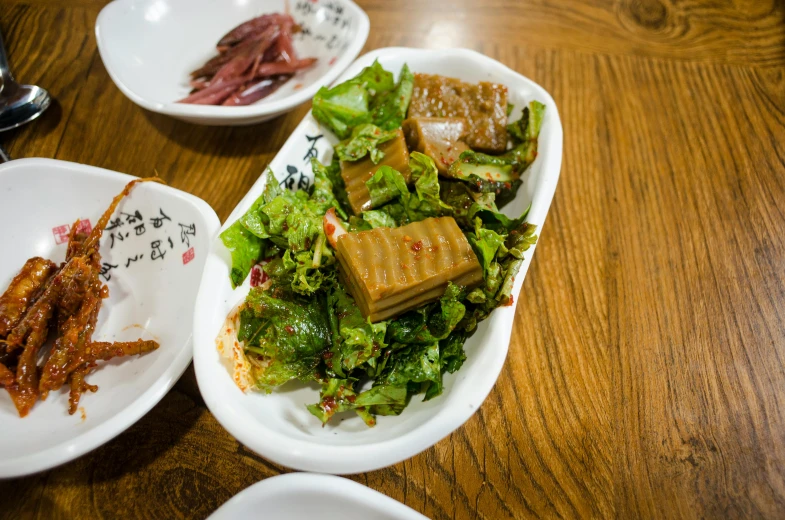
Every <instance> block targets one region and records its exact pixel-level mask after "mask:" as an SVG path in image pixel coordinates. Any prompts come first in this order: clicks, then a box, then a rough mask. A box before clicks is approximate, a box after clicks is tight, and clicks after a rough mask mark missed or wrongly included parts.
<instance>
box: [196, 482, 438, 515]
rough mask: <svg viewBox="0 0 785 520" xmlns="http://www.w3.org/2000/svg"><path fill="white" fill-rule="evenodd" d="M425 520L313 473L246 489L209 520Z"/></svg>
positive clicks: (373, 495) (375, 493) (375, 495)
mask: <svg viewBox="0 0 785 520" xmlns="http://www.w3.org/2000/svg"><path fill="white" fill-rule="evenodd" d="M243 518H249V519H250V518H280V519H287V520H313V519H315V518H318V519H319V520H368V519H374V520H426V518H427V517H425V516H423V515H421V514H420V513H418V512H417V511H415V510H414V509H411V508H410V507H408V506H405V505H403V504H401V503H400V502H397V501H395V500H393V499H392V498H390V497H388V496H386V495H383V494H381V493H379V492H378V491H374V490H373V489H370V488H367V487H365V486H363V485H362V484H358V483H357V482H354V481H353V480H349V479H345V478H341V477H334V476H331V475H319V474H314V473H287V474H285V475H278V476H276V477H270V478H268V479H265V480H263V481H261V482H257V483H256V484H254V485H253V486H251V487H249V488H246V489H244V490H242V491H240V492H239V493H238V494H236V495H235V496H234V497H232V498H231V499H229V501H228V502H226V503H225V504H224V505H222V506H221V507H219V508H218V509H217V510H216V511H215V512H214V513H213V514H212V515H210V517H209V519H208V520H234V519H243Z"/></svg>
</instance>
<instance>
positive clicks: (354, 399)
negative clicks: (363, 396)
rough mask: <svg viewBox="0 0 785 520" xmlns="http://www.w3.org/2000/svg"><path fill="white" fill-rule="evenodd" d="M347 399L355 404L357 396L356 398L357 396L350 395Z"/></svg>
mask: <svg viewBox="0 0 785 520" xmlns="http://www.w3.org/2000/svg"><path fill="white" fill-rule="evenodd" d="M346 399H347V400H348V401H349V402H350V403H353V402H355V401H356V400H357V396H356V395H349V396H346Z"/></svg>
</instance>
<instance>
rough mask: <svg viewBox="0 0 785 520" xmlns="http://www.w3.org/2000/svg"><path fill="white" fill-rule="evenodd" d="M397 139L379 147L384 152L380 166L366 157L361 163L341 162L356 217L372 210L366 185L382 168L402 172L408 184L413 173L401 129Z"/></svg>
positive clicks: (347, 193) (342, 174)
mask: <svg viewBox="0 0 785 520" xmlns="http://www.w3.org/2000/svg"><path fill="white" fill-rule="evenodd" d="M397 132H398V134H397V135H396V137H395V139H392V140H391V141H387V142H386V143H382V144H380V145H379V150H381V151H382V152H384V158H382V160H381V161H379V164H373V161H371V156H370V155H366V156H365V158H363V159H361V160H359V161H341V177H343V182H344V184H345V185H346V195H347V196H348V197H349V204H350V205H351V206H352V211H354V214H355V215H359V214H360V213H362V212H363V211H365V210H368V209H371V194H370V193H368V188H367V187H366V186H365V183H366V182H368V179H370V178H371V177H373V174H374V173H376V170H378V169H379V168H381V167H382V166H389V167H391V168H393V169H395V170H398V171H399V172H401V175H403V177H404V179H406V182H407V183H408V182H409V180H410V179H411V176H412V172H411V170H410V169H409V150H408V148H407V147H406V139H404V136H403V131H402V130H401V129H400V128H399V129H398V131H397Z"/></svg>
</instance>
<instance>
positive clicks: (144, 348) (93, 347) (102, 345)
mask: <svg viewBox="0 0 785 520" xmlns="http://www.w3.org/2000/svg"><path fill="white" fill-rule="evenodd" d="M159 346H160V345H159V344H158V342H157V341H153V340H143V339H138V340H136V341H118V342H116V343H111V342H107V341H95V342H92V343H90V344H89V345H87V348H86V349H85V361H87V362H91V361H109V360H110V359H112V358H115V357H124V356H139V355H141V354H145V353H147V352H152V351H153V350H156V349H157V348H158V347H159Z"/></svg>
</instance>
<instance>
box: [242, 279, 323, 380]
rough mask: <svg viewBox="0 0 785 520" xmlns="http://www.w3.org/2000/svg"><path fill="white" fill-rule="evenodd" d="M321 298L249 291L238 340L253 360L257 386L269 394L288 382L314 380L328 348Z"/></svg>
mask: <svg viewBox="0 0 785 520" xmlns="http://www.w3.org/2000/svg"><path fill="white" fill-rule="evenodd" d="M322 300H323V299H320V298H309V299H306V298H298V297H297V296H295V295H293V294H289V295H288V297H286V298H276V297H274V296H273V295H272V294H270V292H269V291H262V290H260V289H259V288H252V289H251V291H250V292H249V294H248V297H247V298H246V303H245V306H244V308H243V310H242V311H241V312H240V328H239V330H238V335H237V337H238V339H239V340H240V341H243V342H244V346H245V349H246V352H247V354H248V355H249V358H250V359H251V361H252V374H251V375H252V377H253V379H254V381H255V383H256V386H257V387H259V388H260V389H263V390H267V391H269V390H270V389H272V388H273V387H276V386H279V385H282V384H283V383H285V382H286V381H289V380H291V379H300V380H303V381H307V380H310V379H312V378H313V376H314V374H315V372H316V368H317V366H318V364H319V362H320V360H321V358H322V354H323V352H324V351H325V350H326V349H328V348H329V347H330V344H331V341H330V328H329V323H328V319H327V314H326V310H325V304H324V302H323V301H322Z"/></svg>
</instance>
